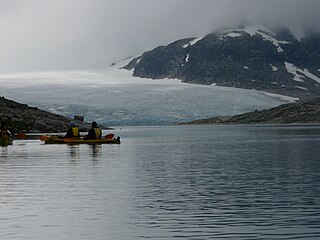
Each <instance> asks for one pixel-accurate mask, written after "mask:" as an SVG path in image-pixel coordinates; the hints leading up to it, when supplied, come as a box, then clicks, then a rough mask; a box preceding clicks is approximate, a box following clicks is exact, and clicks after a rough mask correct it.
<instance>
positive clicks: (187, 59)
mask: <svg viewBox="0 0 320 240" xmlns="http://www.w3.org/2000/svg"><path fill="white" fill-rule="evenodd" d="M189 56H190V55H189V53H188V54H187V56H186V58H185V59H184V60H185V62H189Z"/></svg>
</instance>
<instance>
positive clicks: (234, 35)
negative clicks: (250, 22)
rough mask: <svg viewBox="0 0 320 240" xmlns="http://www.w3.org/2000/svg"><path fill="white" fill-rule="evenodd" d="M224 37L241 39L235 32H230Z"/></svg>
mask: <svg viewBox="0 0 320 240" xmlns="http://www.w3.org/2000/svg"><path fill="white" fill-rule="evenodd" d="M226 36H227V37H232V38H234V37H241V34H240V33H236V32H231V33H228V34H227V35H226Z"/></svg>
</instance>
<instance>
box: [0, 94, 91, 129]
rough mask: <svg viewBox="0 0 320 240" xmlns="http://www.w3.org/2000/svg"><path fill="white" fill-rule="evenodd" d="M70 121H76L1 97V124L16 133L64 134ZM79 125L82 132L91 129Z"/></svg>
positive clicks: (88, 126)
mask: <svg viewBox="0 0 320 240" xmlns="http://www.w3.org/2000/svg"><path fill="white" fill-rule="evenodd" d="M70 121H74V120H71V119H69V118H66V117H64V116H61V115H57V114H53V113H49V112H46V111H43V110H40V109H38V108H37V107H29V106H28V105H26V104H20V103H17V102H15V101H12V100H8V99H6V98H4V97H0V122H1V123H3V124H5V125H6V126H8V127H9V128H12V129H13V130H14V132H20V131H24V132H64V131H66V130H67V129H68V126H69V123H70ZM78 124H79V127H80V130H82V131H87V130H88V129H89V128H90V125H89V124H87V123H84V122H78Z"/></svg>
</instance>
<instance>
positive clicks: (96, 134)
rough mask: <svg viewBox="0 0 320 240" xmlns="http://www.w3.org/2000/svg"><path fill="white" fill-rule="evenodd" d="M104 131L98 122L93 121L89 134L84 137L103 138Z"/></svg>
mask: <svg viewBox="0 0 320 240" xmlns="http://www.w3.org/2000/svg"><path fill="white" fill-rule="evenodd" d="M101 136H102V131H101V128H100V127H99V126H98V124H97V123H96V122H95V121H93V122H92V123H91V129H90V130H89V132H88V134H87V135H86V136H85V137H84V139H101Z"/></svg>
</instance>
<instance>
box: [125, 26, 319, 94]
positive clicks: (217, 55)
mask: <svg viewBox="0 0 320 240" xmlns="http://www.w3.org/2000/svg"><path fill="white" fill-rule="evenodd" d="M124 68H125V69H128V70H134V71H133V76H137V77H143V78H152V79H159V78H178V79H181V80H182V81H183V82H186V83H196V84H207V85H211V84H216V85H219V86H227V87H236V88H245V89H256V90H261V91H267V92H271V93H277V94H283V95H288V96H293V97H300V98H310V97H318V96H320V36H319V35H318V34H311V33H310V34H309V35H306V36H305V37H304V38H302V39H296V38H295V37H294V36H293V35H292V34H291V33H290V32H289V30H287V29H278V30H274V31H270V30H268V29H260V28H254V27H245V28H239V29H234V30H220V31H216V32H214V33H211V34H209V35H207V36H205V37H203V38H187V39H182V40H178V41H175V42H173V43H171V44H169V45H168V46H161V47H157V48H155V49H154V50H151V51H148V52H145V53H143V54H142V55H141V56H139V57H137V58H135V59H133V60H132V61H131V62H130V63H129V64H128V65H127V66H125V67H124Z"/></svg>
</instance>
